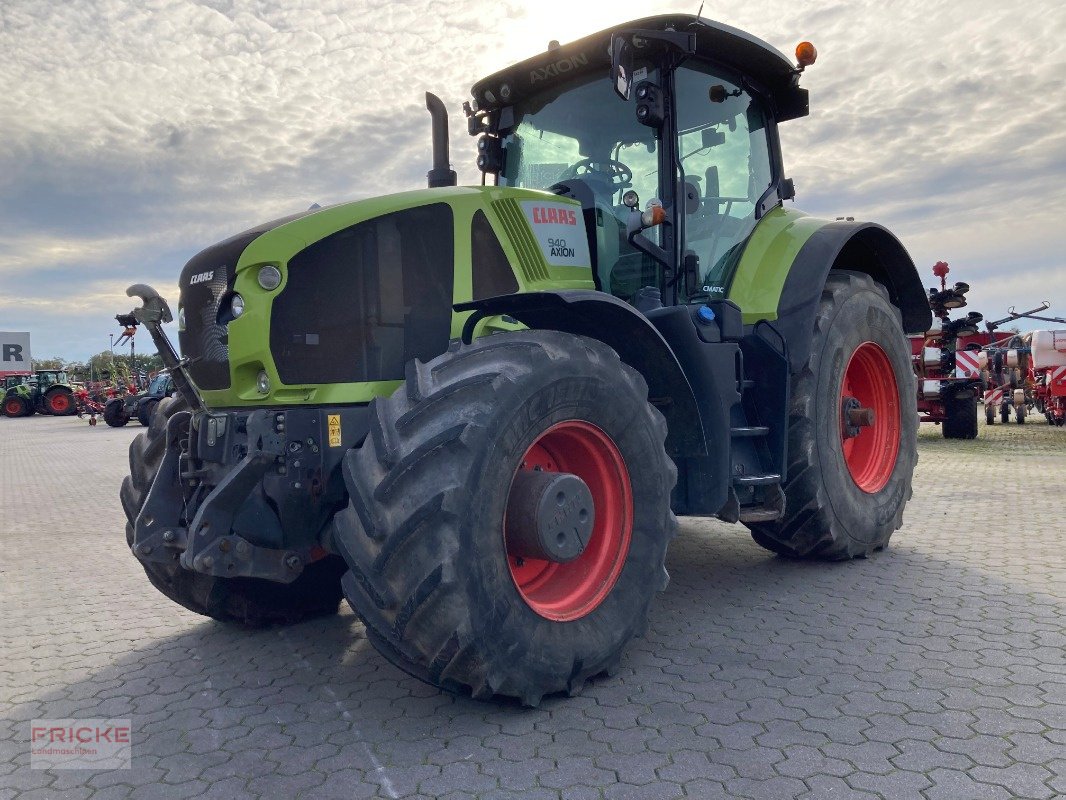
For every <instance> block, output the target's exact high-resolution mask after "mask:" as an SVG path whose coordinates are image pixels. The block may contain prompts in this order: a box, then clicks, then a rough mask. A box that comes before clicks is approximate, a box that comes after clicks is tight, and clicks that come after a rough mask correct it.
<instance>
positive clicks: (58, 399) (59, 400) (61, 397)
mask: <svg viewBox="0 0 1066 800" xmlns="http://www.w3.org/2000/svg"><path fill="white" fill-rule="evenodd" d="M51 403H52V410H53V411H55V412H56V413H58V414H62V413H63V412H64V411H66V410H67V409H68V408H70V399H69V398H68V397H67V396H66V395H65V394H63V393H62V392H59V393H58V394H55V395H53V396H52V400H51Z"/></svg>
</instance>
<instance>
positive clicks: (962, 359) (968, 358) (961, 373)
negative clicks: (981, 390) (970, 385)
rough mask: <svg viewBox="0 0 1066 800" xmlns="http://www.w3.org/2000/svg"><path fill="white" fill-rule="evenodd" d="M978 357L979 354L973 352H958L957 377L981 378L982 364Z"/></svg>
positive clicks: (956, 354) (956, 353) (956, 359)
mask: <svg viewBox="0 0 1066 800" xmlns="http://www.w3.org/2000/svg"><path fill="white" fill-rule="evenodd" d="M977 356H978V354H977V353H975V352H973V351H971V350H957V351H956V352H955V377H956V378H977V377H980V375H981V363H980V362H979V361H978V359H977Z"/></svg>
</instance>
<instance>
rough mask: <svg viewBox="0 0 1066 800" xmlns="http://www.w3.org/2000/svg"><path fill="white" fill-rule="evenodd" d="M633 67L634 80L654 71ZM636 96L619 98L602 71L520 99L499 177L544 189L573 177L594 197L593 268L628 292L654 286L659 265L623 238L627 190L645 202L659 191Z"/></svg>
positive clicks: (655, 147)
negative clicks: (594, 261)
mask: <svg viewBox="0 0 1066 800" xmlns="http://www.w3.org/2000/svg"><path fill="white" fill-rule="evenodd" d="M643 72H644V74H641V71H640V70H638V75H637V77H638V79H643V78H644V77H647V78H649V79H651V80H655V78H656V70H654V69H652V70H648V69H647V68H645V69H644V71H643ZM633 109H634V103H633V101H630V102H622V101H621V100H619V98H618V96H617V95H616V94H615V93H614V90H613V89H612V87H611V83H610V82H609V81H607V80H604V76H603V75H602V74H599V73H597V74H595V75H593V76H589V77H587V78H585V79H583V80H579V81H577V82H570V83H562V84H557V85H556V86H553V87H548V88H546V89H545V90H544V91H543V92H542V93H540V94H537V95H533V96H531V97H529V98H526V99H523V100H521V101H520V102H518V103H517V104H516V105H515V107H514V112H515V127H514V129H513V130H512V131H511V132H510V133H509V134H508V135H507V136H505V137H504V142H503V143H504V148H505V151H506V167H505V170H504V172H503V173H502V174H501V175H500V184H501V185H504V186H516V187H522V188H527V189H547V188H549V187H551V186H552V185H553V184H556V183H559V182H561V181H568V180H575V179H578V180H580V181H581V182H583V183H584V184H585V185H586V186H588V187H589V188H590V189H591V190H592V192H593V195H594V197H595V201H596V202H595V208H596V226H597V230H596V231H595V236H596V240H597V248H596V251H597V264H596V270H597V274H598V278H599V283H600V286H601V288H603V290H604V291H609V292H611V293H613V294H615V295H616V296H618V297H621V298H624V299H627V300H628V299H630V298H631V297H632V296H633V295H635V294H636V292H637V291H638V290H639V289H640V288H641V287H643V286H658V285H659V266H658V265H657V264H656V263H655V261H654V260H653V259H651V258H650V257H649V256H647V255H645V254H643V253H641V252H640V251H638V250H637V249H636V248H634V247H633V246H632V245H630V244H629V242H628V241H627V239H626V235H625V231H626V220H627V218H628V216H629V213H630V210H629V209H628V208H626V207H625V206H624V205H622V195H623V194H624V193H625V192H626V191H628V190H630V189H632V190H635V191H636V192H637V195H638V197H639V198H640V204H641V206H642V207H643V206H644V205H645V204H646V203H647V201H648V200H650V199H652V198H653V197H658V196H659V150H660V148H659V143H658V142H657V141H656V138H655V131H654V130H653V129H652V128H649V127H647V126H644V125H641V124H640V123H638V122H637V119H636V114H635V113H634V110H633Z"/></svg>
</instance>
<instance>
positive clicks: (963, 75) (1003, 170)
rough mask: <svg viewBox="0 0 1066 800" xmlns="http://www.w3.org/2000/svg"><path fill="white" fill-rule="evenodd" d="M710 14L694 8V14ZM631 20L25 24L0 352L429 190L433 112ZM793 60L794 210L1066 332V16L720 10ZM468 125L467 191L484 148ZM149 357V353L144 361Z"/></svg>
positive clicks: (178, 5)
mask: <svg viewBox="0 0 1066 800" xmlns="http://www.w3.org/2000/svg"><path fill="white" fill-rule="evenodd" d="M690 6H691V7H690ZM697 8H698V2H695V1H693V2H689V0H685V2H682V3H678V2H658V0H645V1H644V2H631V0H612V2H609V3H608V2H599V1H598V0H597V2H591V1H590V2H574V0H566V1H565V2H563V1H562V0H537V2H519V0H495V2H487V0H476V1H475V0H453V1H452V2H441V0H386V2H375V3H372V4H371V3H369V2H366V0H284V1H283V0H277V1H276V2H275V1H274V0H200V2H194V1H193V0H139V1H138V2H130V1H128V0H65V2H62V3H56V2H48V0H3V2H2V3H0V52H2V53H3V54H4V58H3V59H2V60H0V330H29V331H32V333H33V344H34V352H35V353H36V354H37V355H38V356H41V357H44V356H51V355H53V354H58V355H62V356H64V357H67V358H84V357H85V356H87V355H88V354H90V353H93V352H98V351H99V350H101V349H104V348H106V346H107V342H108V333H110V332H112V331H115V330H117V328H116V326H115V323H114V321H113V319H112V317H113V315H114V314H115V313H116V312H118V311H126V310H128V309H129V307H130V306H131V302H130V301H129V300H128V299H127V298H126V297H125V294H124V289H125V287H126V286H127V285H129V284H130V283H132V282H140V281H147V282H150V283H153V284H155V285H156V288H158V289H160V290H161V291H163V292H164V294H167V295H169V296H170V297H171V298H172V299H173V298H174V297H175V296H176V288H175V280H176V277H177V274H178V271H179V270H180V268H181V266H182V265H183V264H184V262H185V261H186V260H187V259H188V258H189V257H190V256H191V255H193V254H194V253H195V252H197V251H198V250H200V249H201V248H203V247H204V246H206V245H208V244H211V243H212V242H215V241H218V240H219V239H222V238H224V237H226V236H228V235H229V234H232V233H234V232H236V231H238V230H241V229H243V228H246V227H248V226H250V225H252V224H254V223H256V222H258V221H262V220H264V219H269V218H273V217H277V216H281V215H284V214H288V213H291V212H294V211H299V210H303V209H305V208H306V207H307V206H309V205H310V204H311V203H313V202H318V203H321V204H323V205H325V204H327V203H332V202H337V201H341V200H345V199H357V198H361V197H367V196H372V195H376V194H383V193H387V192H390V191H399V190H403V189H409V188H417V187H420V186H423V185H424V181H425V173H426V170H427V169H428V167H429V157H430V156H429V118H428V115H427V114H426V112H425V111H424V109H423V107H422V93H423V92H424V91H425V90H430V91H433V92H436V93H437V94H439V95H441V97H443V98H444V100H445V102H446V103H447V104H448V106H449V108H450V110H451V111H452V115H453V119H455V118H456V117H459V116H461V115H460V114H459V108H460V105H461V103H462V101H463V100H465V99H466V98H467V96H468V91H469V87H470V85H471V83H473V81H474V80H476V79H477V78H479V77H481V76H483V75H485V74H488V73H490V72H492V71H495V70H496V69H498V68H500V67H502V66H504V65H506V64H508V63H510V62H512V61H516V60H520V59H522V58H525V57H527V56H530V55H533V54H535V53H537V52H539V51H541V50H543V49H544V48H545V46H546V44H547V42H548V41H549V40H550V39H560V40H562V41H564V42H565V41H569V40H572V39H575V38H578V37H580V36H582V35H585V34H588V33H592V32H594V31H596V30H599V29H602V28H604V27H608V26H610V25H612V24H615V23H618V22H622V21H625V20H627V19H632V18H635V17H639V16H644V15H646V14H650V13H658V12H669V11H687V12H695V11H696V9H697ZM704 16H706V17H710V18H712V19H717V20H719V21H722V22H726V23H729V24H731V25H734V26H737V27H741V28H744V29H746V30H749V31H751V32H752V33H754V34H755V35H757V36H759V37H761V38H763V39H765V40H766V41H768V42H770V43H771V44H773V45H775V46H776V47H778V48H779V49H781V50H782V51H784V52H786V53H787V52H791V51H792V49H793V47H794V46H795V44H796V43H797V42H799V41H800V40H802V39H810V40H812V41H814V42H815V44H816V45H817V46H818V50H819V60H818V63H817V64H816V65H815V66H814V67H813V68H811V69H810V70H808V71H807V73H806V75H805V76H804V79H803V83H804V85H805V86H806V87H807V88H808V89H810V91H811V116H810V117H808V118H805V119H801V120H797V121H795V122H790V123H788V124H786V125H785V126H783V138H784V149H785V162H786V168H787V170H788V172H789V174H790V175H791V176H792V177H793V178H794V179H795V181H796V186H797V190H798V198H797V206H798V207H800V208H802V209H804V210H806V211H809V212H811V213H815V214H818V215H822V216H830V217H832V216H838V215H845V214H846V215H854V216H856V217H858V218H864V219H872V220H876V221H878V222H881V223H882V224H885V225H887V226H888V227H889V228H891V229H892V230H893V231H895V232H896V233H897V234H898V235H899V236H900V237H901V238H902V239H903V241H904V243H905V244H906V245H907V246H908V248H909V249H910V251H911V254H912V255H913V257H914V259H915V262H916V263H917V264H918V265H919V269H920V271H921V272H922V274H923V277H924V276H928V278H929V281H928V282H927V285H930V284H931V282H932V276H931V274H930V273H929V269H930V267H931V266H932V264H933V263H934V262H935V261H937V260H941V259H942V260H945V261H948V262H949V263H950V264H951V266H952V274H951V278H953V279H956V280H965V281H968V282H969V283H970V284H971V285H972V286H973V290H972V291H971V294H970V298H971V303H970V306H971V308H972V309H975V310H979V311H983V312H984V313H985V314H986V315H988V316H990V317H996V316H1001V315H1002V313H1003V312H1004V311H1005V310H1006V308H1007V306H1009V305H1017V306H1018V307H1019V309H1021V308H1029V307H1032V306H1035V305H1036V304H1038V303H1039V302H1040V301H1041V300H1044V299H1048V300H1051V301H1052V303H1053V311H1057V312H1058V314H1060V315H1064V314H1066V255H1064V252H1063V251H1064V245H1066V103H1064V102H1063V95H1062V87H1063V76H1064V73H1066V49H1064V46H1063V39H1064V34H1066V3H1063V2H1062V1H1061V0H1030V2H1015V1H1014V0H992V1H991V2H986V1H985V0H966V2H958V1H957V0H906V1H903V0H875V1H874V2H859V1H856V0H849V2H839V3H838V2H814V1H813V0H803V1H802V2H797V1H796V0H789V1H788V2H784V1H782V0H764V1H763V2H758V1H751V0H749V1H748V2H743V3H741V2H732V3H727V2H707V3H706V5H705V7H704ZM461 127H462V126H461V125H454V124H453V144H452V147H453V150H452V157H453V161H454V162H455V168H456V169H457V170H458V172H459V176H460V182H474V181H475V180H476V179H477V177H478V173H477V171H476V170H475V169H474V167H473V158H472V155H473V148H472V144H473V141H472V140H470V139H469V137H467V136H466V135H465V133H464V132H463V131H461V130H460V128H461ZM144 345H147V341H146V342H145V343H144Z"/></svg>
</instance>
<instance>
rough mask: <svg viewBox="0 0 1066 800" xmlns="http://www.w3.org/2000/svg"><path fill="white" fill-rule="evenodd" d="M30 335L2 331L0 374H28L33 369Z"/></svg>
mask: <svg viewBox="0 0 1066 800" xmlns="http://www.w3.org/2000/svg"><path fill="white" fill-rule="evenodd" d="M32 360H33V359H32V356H31V355H30V335H29V334H28V333H12V332H10V331H0V372H26V371H29V370H30V368H31V362H32Z"/></svg>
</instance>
